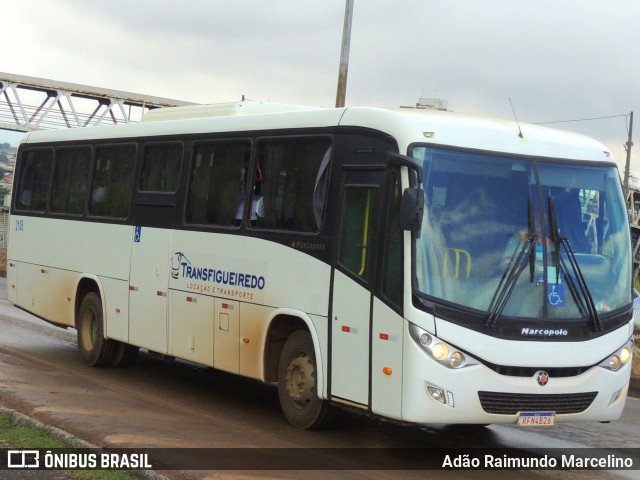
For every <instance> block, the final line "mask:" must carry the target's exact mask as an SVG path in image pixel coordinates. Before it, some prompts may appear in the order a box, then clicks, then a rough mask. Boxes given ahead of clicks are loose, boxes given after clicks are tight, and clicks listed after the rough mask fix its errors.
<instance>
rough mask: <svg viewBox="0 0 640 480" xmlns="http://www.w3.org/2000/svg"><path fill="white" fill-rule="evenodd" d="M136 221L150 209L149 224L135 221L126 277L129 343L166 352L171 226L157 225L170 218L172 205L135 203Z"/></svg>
mask: <svg viewBox="0 0 640 480" xmlns="http://www.w3.org/2000/svg"><path fill="white" fill-rule="evenodd" d="M135 208H136V217H137V218H136V222H138V221H139V220H143V219H144V218H145V217H146V214H147V213H151V211H150V210H152V211H153V212H154V216H153V218H154V219H155V220H154V224H153V226H146V225H144V224H142V225H141V224H140V223H147V222H140V223H136V225H135V227H134V233H133V244H132V247H131V273H130V277H129V343H132V344H134V345H137V346H140V347H144V348H147V349H149V350H152V351H154V352H159V353H167V351H168V350H167V349H168V338H167V329H168V326H167V316H168V313H167V312H168V304H167V302H168V289H169V256H170V255H169V254H170V249H171V231H172V230H171V228H170V227H169V226H168V225H167V226H166V228H158V227H160V225H156V223H157V222H158V220H159V219H160V218H162V217H163V216H164V217H165V218H166V220H167V222H166V223H170V222H169V221H168V220H169V219H171V222H172V221H173V212H174V208H171V207H169V206H153V207H151V206H147V205H136V206H135Z"/></svg>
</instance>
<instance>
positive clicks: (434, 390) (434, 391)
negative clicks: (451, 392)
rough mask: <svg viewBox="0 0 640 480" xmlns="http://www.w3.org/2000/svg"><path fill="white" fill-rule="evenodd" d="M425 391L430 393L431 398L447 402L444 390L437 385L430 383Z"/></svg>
mask: <svg viewBox="0 0 640 480" xmlns="http://www.w3.org/2000/svg"><path fill="white" fill-rule="evenodd" d="M427 392H428V393H429V395H431V398H433V399H434V400H437V401H438V402H440V403H447V400H446V398H445V395H444V390H443V389H442V388H438V387H432V386H431V385H427Z"/></svg>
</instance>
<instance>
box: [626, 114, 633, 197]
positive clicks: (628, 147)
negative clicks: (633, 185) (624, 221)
mask: <svg viewBox="0 0 640 480" xmlns="http://www.w3.org/2000/svg"><path fill="white" fill-rule="evenodd" d="M632 138H633V112H631V113H630V114H629V139H628V140H627V143H625V144H624V149H625V150H626V151H627V161H626V163H625V166H624V198H625V201H626V200H628V197H629V171H630V169H631V147H632V146H633V141H632ZM631 208H633V205H631Z"/></svg>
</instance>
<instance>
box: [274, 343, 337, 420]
mask: <svg viewBox="0 0 640 480" xmlns="http://www.w3.org/2000/svg"><path fill="white" fill-rule="evenodd" d="M316 372H317V369H316V355H315V351H314V348H313V341H312V339H311V335H310V334H309V332H306V331H297V332H295V333H293V334H292V335H291V336H290V337H289V338H288V339H287V341H286V343H285V344H284V348H283V349H282V354H281V355H280V363H279V365H278V396H279V398H280V406H281V407H282V412H283V413H284V416H285V417H286V419H287V420H288V421H289V423H290V424H291V425H293V426H294V427H298V428H302V429H305V430H312V429H319V428H326V427H328V426H329V425H330V424H331V423H332V422H333V420H334V418H335V413H336V409H335V407H333V406H331V405H329V402H327V401H326V400H322V399H321V398H320V397H319V396H318V392H317V390H316V385H317V382H316Z"/></svg>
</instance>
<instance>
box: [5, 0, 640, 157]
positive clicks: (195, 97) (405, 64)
mask: <svg viewBox="0 0 640 480" xmlns="http://www.w3.org/2000/svg"><path fill="white" fill-rule="evenodd" d="M7 3H8V4H7V5H4V6H3V15H2V17H1V18H0V27H2V28H0V39H1V40H2V41H3V42H4V44H5V45H6V44H10V45H13V46H14V48H11V49H7V50H6V51H3V66H2V70H4V71H7V72H10V73H16V74H23V75H31V76H36V77H44V78H52V79H56V80H61V81H67V82H72V83H81V84H87V85H95V86H98V87H105V88H113V89H117V90H124V91H132V92H138V93H145V94H149V95H156V96H163V97H169V98H178V99H182V100H189V101H195V102H221V101H228V100H236V99H239V98H240V97H241V95H243V94H244V95H247V96H248V97H249V98H256V99H266V100H272V101H282V102H289V103H306V104H311V105H319V106H325V107H330V106H332V105H333V103H334V101H335V90H336V83H337V70H338V63H339V54H340V44H341V36H342V26H343V15H344V6H345V2H344V0H326V1H324V2H318V1H317V0H316V1H311V0H268V1H267V0H264V1H259V0H217V1H206V2H203V1H199V0H182V1H180V2H158V1H154V0H136V1H135V2H132V1H130V0H110V1H95V2H86V1H85V0H55V1H54V0H30V1H29V2H7ZM639 17H640V2H637V0H617V1H616V2H606V1H605V0H562V1H557V0H536V1H534V2H531V1H523V0H482V1H478V0H430V1H428V2H426V1H424V0H396V1H390V0H366V1H365V0H355V5H354V16H353V28H352V39H351V51H350V64H349V78H348V88H347V105H383V106H397V105H411V104H413V103H415V102H416V101H417V99H418V97H419V96H423V95H424V96H427V97H432V96H438V97H441V98H444V99H446V100H448V102H449V106H450V108H451V109H453V110H456V111H470V112H473V113H486V114H489V115H495V116H502V117H511V116H512V112H511V107H510V104H509V98H511V99H512V101H513V104H514V105H515V107H516V111H517V114H518V117H519V118H520V120H521V121H532V122H544V121H553V120H559V119H571V118H590V117H594V116H607V115H616V114H624V113H628V112H630V111H632V110H634V111H638V112H640V93H638V90H637V85H638V84H639V83H640V78H639V77H640V74H639V73H638V72H637V71H636V70H637V69H634V68H633V65H631V62H630V59H633V58H634V56H635V55H636V53H635V45H638V44H639V43H640V29H637V28H636V26H635V22H637V18H639ZM562 126H563V127H566V128H568V129H573V130H579V131H581V132H584V133H587V134H589V135H593V136H595V137H596V138H598V139H599V140H601V141H603V142H605V143H606V144H607V145H608V146H610V148H612V149H619V145H621V144H622V143H624V141H626V126H625V125H624V122H623V121H621V120H620V119H617V120H615V119H614V120H609V121H600V122H578V123H572V124H567V125H562ZM618 156H619V154H618ZM638 167H639V168H640V165H638Z"/></svg>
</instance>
